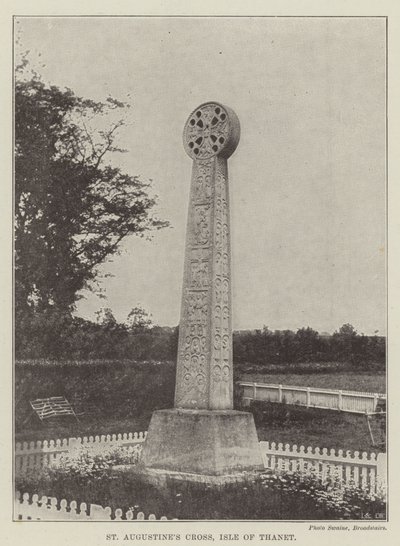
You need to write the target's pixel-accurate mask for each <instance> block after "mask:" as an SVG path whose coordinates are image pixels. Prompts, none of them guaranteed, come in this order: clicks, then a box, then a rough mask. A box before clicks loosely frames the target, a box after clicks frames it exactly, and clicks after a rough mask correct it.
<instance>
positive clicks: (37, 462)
mask: <svg viewBox="0 0 400 546" xmlns="http://www.w3.org/2000/svg"><path fill="white" fill-rule="evenodd" d="M146 435H147V432H134V433H132V432H129V433H124V434H107V435H105V434H103V435H98V436H84V437H82V438H81V437H78V438H64V439H62V440H60V439H58V440H43V441H41V440H38V441H37V442H17V444H16V446H15V467H14V468H15V475H16V476H17V477H18V476H21V475H23V474H26V473H27V472H29V471H30V470H35V469H38V468H43V467H45V466H49V465H50V464H51V463H54V462H57V461H59V460H60V457H61V456H62V455H65V454H67V453H72V452H73V451H74V450H76V449H78V448H79V447H80V446H83V447H88V448H90V449H91V450H92V451H99V452H101V451H102V450H104V448H105V447H107V446H109V447H123V448H128V447H131V446H137V447H138V448H139V447H140V446H141V445H142V444H143V442H144V441H145V439H146Z"/></svg>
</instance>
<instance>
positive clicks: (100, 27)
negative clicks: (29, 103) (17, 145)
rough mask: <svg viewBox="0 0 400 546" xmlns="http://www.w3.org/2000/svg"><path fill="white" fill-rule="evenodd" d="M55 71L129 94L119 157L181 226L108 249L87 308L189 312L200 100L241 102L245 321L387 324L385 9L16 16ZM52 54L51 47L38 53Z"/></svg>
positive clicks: (33, 50)
mask: <svg viewBox="0 0 400 546" xmlns="http://www.w3.org/2000/svg"><path fill="white" fill-rule="evenodd" d="M16 29H18V30H17V31H16V35H17V36H19V37H20V41H21V47H22V49H24V50H30V54H29V55H30V59H31V64H32V66H37V69H38V71H39V72H40V74H41V75H42V77H43V79H44V81H46V82H51V83H52V84H55V85H58V86H60V87H69V88H71V89H72V90H73V91H74V92H75V93H76V94H77V95H79V96H83V97H86V98H92V99H96V100H104V99H105V98H106V97H107V96H109V95H111V96H113V97H115V98H119V99H121V100H126V99H127V98H128V100H130V101H131V103H132V108H131V109H130V114H129V121H130V123H128V124H127V126H126V127H124V128H122V130H121V131H120V133H119V138H118V141H119V143H120V144H121V146H122V147H125V148H127V149H128V150H129V151H128V153H125V154H119V155H118V156H117V155H116V156H115V157H114V158H113V162H114V163H115V164H116V165H118V166H120V167H121V168H122V169H123V170H124V171H126V172H127V173H129V174H132V175H135V174H136V175H137V174H140V175H141V177H142V178H143V179H144V180H148V179H151V180H152V181H153V182H152V187H153V192H154V193H155V194H157V195H158V206H157V211H156V212H157V215H158V216H159V217H161V218H163V219H166V220H168V221H169V222H170V224H171V227H170V228H167V229H164V230H161V231H158V232H156V233H154V235H153V237H152V240H150V241H149V240H145V239H139V238H138V237H135V236H131V237H128V238H126V239H125V240H124V242H123V244H122V246H121V250H122V252H121V254H120V255H118V256H114V257H113V258H112V260H110V261H109V262H107V263H105V264H104V265H103V266H102V268H101V271H102V273H110V274H112V276H111V277H109V278H106V279H104V281H103V283H102V284H103V287H104V289H105V293H106V299H105V300H101V299H99V298H98V297H97V296H96V295H95V294H92V293H90V292H88V291H85V292H84V293H83V294H82V295H83V296H84V298H83V299H81V300H80V301H79V302H78V305H77V311H76V313H77V314H78V315H79V316H83V317H85V318H88V319H93V320H94V317H95V312H96V311H97V310H98V309H99V308H100V307H110V308H111V309H112V311H113V313H114V315H115V316H116V318H117V319H118V320H120V321H124V320H125V319H126V317H127V315H128V313H129V311H130V310H131V309H132V308H133V307H135V306H137V305H141V306H143V307H144V308H145V309H146V310H147V311H148V312H150V313H151V314H152V317H153V320H154V322H155V323H157V324H160V325H170V326H174V325H176V324H178V323H179V312H180V299H181V290H182V274H183V258H184V242H185V230H186V217H187V207H188V198H189V185H190V176H191V168H192V163H191V160H190V158H189V157H188V156H187V155H186V153H185V151H184V149H183V145H182V131H183V127H184V124H185V121H186V119H187V117H188V116H189V114H190V113H191V112H192V110H193V109H194V108H196V107H197V106H198V105H199V104H201V103H203V102H206V101H209V100H215V101H218V102H221V103H222V104H225V105H227V106H229V107H231V108H232V109H233V110H234V111H235V112H236V114H237V115H238V117H239V120H240V123H241V139H240V142H239V145H238V148H237V149H236V151H235V153H234V154H233V156H232V157H231V158H230V159H229V161H228V168H229V184H230V199H231V202H230V206H231V237H232V241H231V242H232V281H233V282H232V284H233V327H234V329H247V328H262V327H263V326H264V325H266V326H268V327H269V328H270V329H273V330H274V329H292V330H296V329H297V328H301V327H304V326H311V327H312V328H315V329H316V330H318V331H320V332H333V331H335V330H337V329H338V328H339V327H340V326H341V325H342V324H344V323H351V324H353V326H354V327H355V328H356V329H357V330H358V331H359V332H360V333H361V332H362V333H365V334H373V333H374V332H377V331H379V333H380V334H384V333H385V322H386V281H385V279H386V273H385V254H386V250H385V225H386V219H385V202H386V195H385V191H386V190H385V177H386V173H385V130H386V128H385V48H386V45H385V20H384V19H383V18H293V17H291V18H284V17H268V18H262V17H260V18H257V17H253V18H251V17H243V18H242V17H240V18H229V17H227V18H223V17H220V18H213V17H210V18H204V17H199V18H194V17H187V18H186V17H183V18H173V17H172V18H167V17H155V18H135V17H132V18H128V17H125V18H106V17H105V18H92V17H87V18H18V19H17V24H16ZM39 54H40V56H39Z"/></svg>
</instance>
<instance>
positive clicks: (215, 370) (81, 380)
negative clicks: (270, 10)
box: [10, 15, 390, 544]
mask: <svg viewBox="0 0 400 546" xmlns="http://www.w3.org/2000/svg"><path fill="white" fill-rule="evenodd" d="M387 47H388V45H387V17H384V16H355V17H347V16H340V17H339V16H290V17H286V16H279V17H269V16H265V17H262V16H178V15H173V16H172V15H171V16H167V15H164V16H127V15H126V16H122V15H121V16H105V15H104V16H95V15H91V16H89V15H88V16H83V15H81V16H78V15H76V16H67V15H65V16H45V15H42V16H28V15H15V16H14V17H13V124H14V126H13V171H14V172H13V174H14V183H13V203H14V205H13V229H14V237H13V251H14V258H13V260H14V261H13V272H14V273H13V332H14V366H13V491H14V493H13V500H12V503H13V520H14V521H24V522H32V524H33V523H34V522H37V521H42V522H53V521H58V522H93V521H95V522H110V523H112V522H129V521H130V522H137V521H153V522H154V525H157V522H160V524H159V525H161V521H163V522H168V521H169V522H171V521H173V522H176V524H179V522H180V521H186V522H191V521H201V522H209V521H232V522H246V521H256V522H313V523H312V525H313V526H315V530H318V526H319V525H320V526H322V527H323V526H325V527H326V526H327V525H328V524H332V525H336V526H338V528H339V527H340V526H342V527H343V529H344V530H352V529H353V528H355V527H357V525H361V524H366V523H367V524H368V525H369V526H370V527H371V529H375V530H377V531H379V530H383V529H385V527H384V525H385V523H386V522H387V521H388V512H387V499H388V494H389V493H390V487H388V476H387V443H388V439H387V384H388V382H387V366H386V363H387V313H388V305H387V257H388V256H387V153H388V152H387V63H388V56H387ZM322 522H325V523H322ZM164 524H165V523H164ZM164 524H163V525H164ZM32 526H33V525H32ZM33 527H34V526H33ZM115 529H116V527H114V528H113V532H114V531H115ZM130 529H132V527H130ZM135 529H139V527H137V528H135ZM154 529H156V531H153V532H157V533H161V527H160V526H158V527H154ZM201 529H202V528H201V527H198V528H197V531H196V532H197V533H198V534H199V536H198V539H197V542H198V541H203V542H206V541H217V540H221V541H223V540H225V541H229V540H231V539H232V537H230V538H227V537H228V536H230V535H226V536H225V535H221V536H219V534H218V533H216V534H215V535H213V534H210V535H208V534H207V533H208V531H207V533H206V532H205V531H201ZM130 532H133V531H130ZM134 532H135V533H136V531H134ZM266 533H267V532H266ZM271 533H272V532H271ZM287 533H289V534H290V533H291V531H290V530H289V531H287ZM223 536H225V537H226V538H223ZM267 536H268V537H269V538H264V539H262V538H260V537H258V538H259V540H273V541H274V540H284V541H290V540H294V539H293V538H288V537H289V535H288V536H286V535H283V534H273V533H272V534H268V533H267V534H265V537H267ZM284 536H285V537H286V538H284ZM184 537H185V534H184V533H183V535H181V538H180V540H181V542H183V543H185V542H184V540H186V541H187V543H192V542H191V541H192V540H194V539H193V538H191V539H190V540H188V539H187V538H186V539H185V538H184ZM147 538H148V537H147ZM117 539H118V538H117ZM119 539H120V540H123V539H124V536H123V535H121V536H120V537H119ZM142 539H143V540H147V539H146V538H143V537H142ZM175 539H176V537H175ZM110 540H111V539H110ZM124 540H127V539H124ZM130 540H131V542H132V541H134V543H137V544H141V543H142V542H141V539H137V538H136V539H132V538H131V539H130ZM149 540H151V539H149ZM154 540H155V539H154ZM176 540H179V539H176ZM238 540H239V539H238ZM135 541H136V542H135ZM237 543H238V542H237ZM10 544H11V543H10Z"/></svg>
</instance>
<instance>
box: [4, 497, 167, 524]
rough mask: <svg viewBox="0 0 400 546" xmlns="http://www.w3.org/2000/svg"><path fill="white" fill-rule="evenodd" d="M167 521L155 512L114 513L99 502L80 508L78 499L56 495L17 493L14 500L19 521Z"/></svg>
mask: <svg viewBox="0 0 400 546" xmlns="http://www.w3.org/2000/svg"><path fill="white" fill-rule="evenodd" d="M157 519H159V520H160V521H167V519H168V518H166V517H165V516H162V517H160V518H157V517H156V516H155V515H154V514H149V515H148V516H147V517H146V516H145V514H144V513H143V512H137V513H135V512H133V511H132V510H128V511H127V512H125V513H124V512H123V511H122V510H121V509H120V508H117V509H116V510H115V511H114V513H113V511H112V509H111V508H110V507H109V506H106V507H105V508H103V506H100V505H98V504H87V503H85V502H81V503H80V505H79V508H78V504H77V502H76V501H74V500H73V501H71V502H68V501H66V500H65V499H61V500H60V501H58V499H56V498H55V497H47V496H42V497H41V498H40V499H39V496H38V495H32V496H30V495H29V494H28V493H24V494H23V495H21V494H20V493H19V492H17V493H16V496H15V501H14V520H18V521H21V520H22V521H123V520H128V521H132V520H139V521H140V520H157Z"/></svg>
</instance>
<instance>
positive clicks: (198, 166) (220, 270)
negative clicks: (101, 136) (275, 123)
mask: <svg viewBox="0 0 400 546" xmlns="http://www.w3.org/2000/svg"><path fill="white" fill-rule="evenodd" d="M239 136H240V127H239V121H238V118H237V116H236V114H235V113H234V112H233V111H232V110H230V109H229V108H227V107H225V106H223V105H221V104H218V103H215V102H212V103H206V104H203V105H201V106H199V108H197V109H196V110H195V111H194V112H193V113H192V114H191V115H190V116H189V119H188V121H187V123H186V125H185V130H184V145H185V149H186V151H187V153H188V155H189V156H190V157H191V158H192V159H193V169H192V181H191V188H190V198H189V211H188V223H187V232H186V248H185V263H184V276H183V289H182V306H181V320H180V326H179V343H178V363H177V376H176V388H175V407H176V408H187V409H215V410H217V409H222V410H225V409H226V410H227V409H232V408H233V369H232V305H231V270H230V269H231V268H230V258H231V256H230V252H231V251H230V226H229V191H228V171H227V158H228V157H229V156H230V155H231V154H232V153H233V152H234V150H235V148H236V146H237V144H238V142H239Z"/></svg>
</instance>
